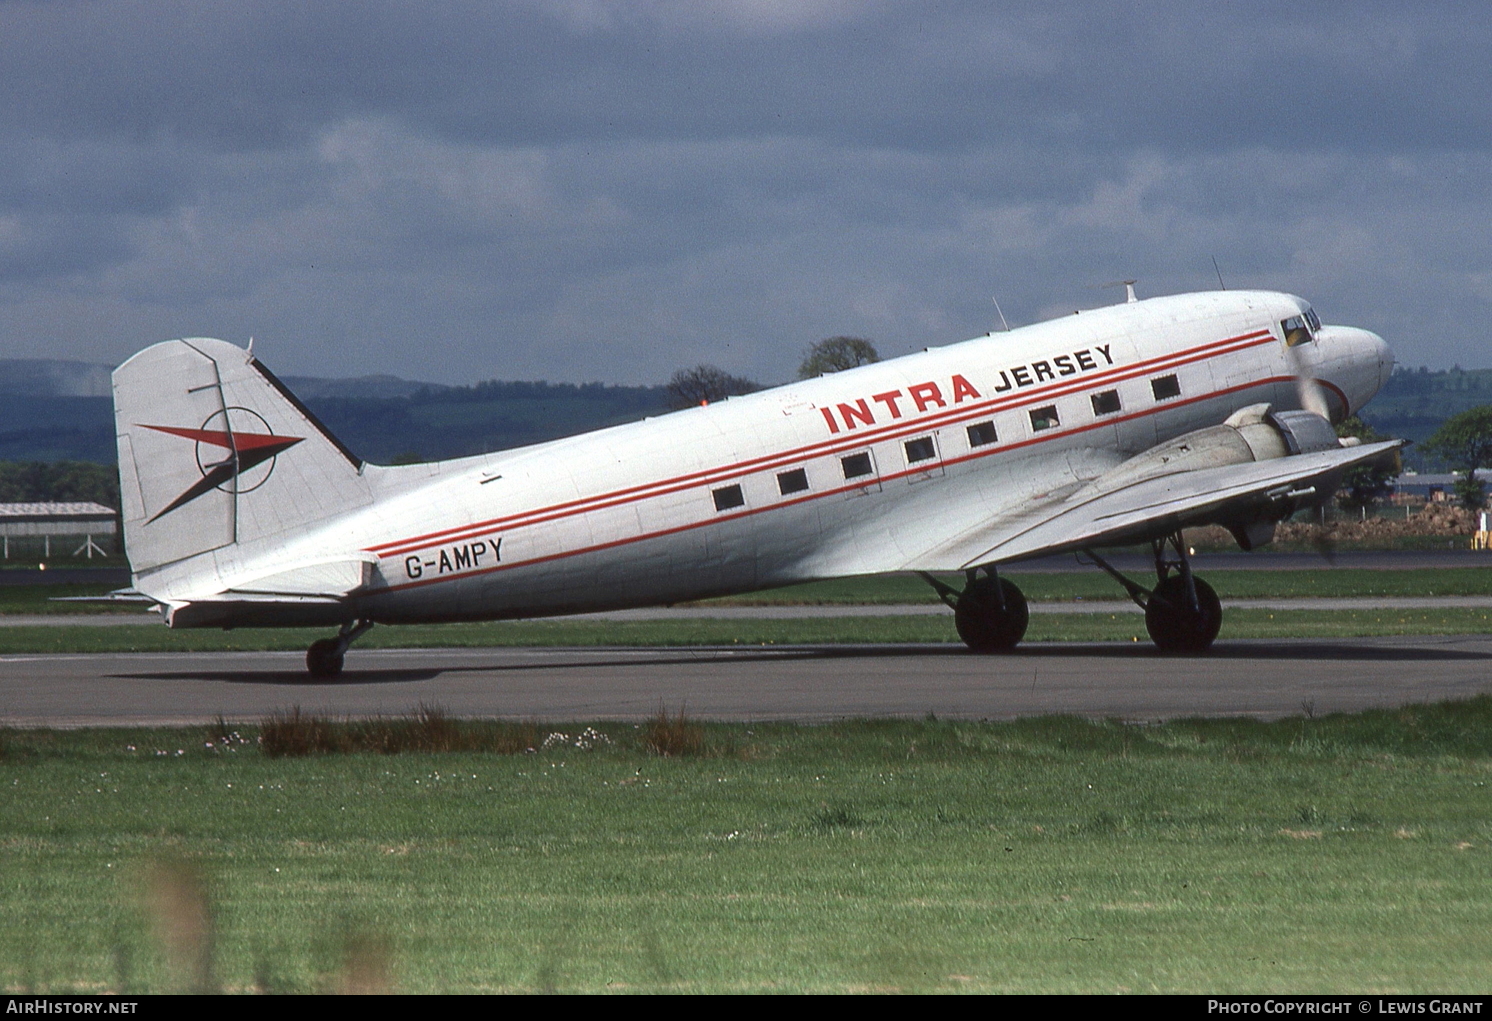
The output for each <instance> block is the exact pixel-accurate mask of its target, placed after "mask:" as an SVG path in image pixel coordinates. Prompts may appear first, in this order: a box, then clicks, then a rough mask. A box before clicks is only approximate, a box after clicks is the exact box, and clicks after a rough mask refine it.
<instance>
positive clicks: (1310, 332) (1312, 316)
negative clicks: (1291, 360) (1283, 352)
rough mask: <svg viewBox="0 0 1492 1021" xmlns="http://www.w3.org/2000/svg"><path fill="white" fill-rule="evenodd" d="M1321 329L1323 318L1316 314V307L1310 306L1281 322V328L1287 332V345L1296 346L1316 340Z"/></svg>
mask: <svg viewBox="0 0 1492 1021" xmlns="http://www.w3.org/2000/svg"><path fill="white" fill-rule="evenodd" d="M1320 329H1321V318H1320V316H1318V315H1316V311H1315V309H1310V308H1308V309H1306V310H1305V311H1304V312H1302V313H1301V314H1300V315H1298V316H1291V317H1290V318H1289V319H1285V320H1283V321H1281V323H1280V330H1281V331H1282V332H1283V333H1284V334H1285V346H1286V347H1295V346H1296V345H1298V344H1306V343H1309V342H1310V341H1313V340H1315V339H1316V334H1317V333H1318V332H1319V331H1320Z"/></svg>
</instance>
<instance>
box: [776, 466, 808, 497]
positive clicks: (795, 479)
mask: <svg viewBox="0 0 1492 1021" xmlns="http://www.w3.org/2000/svg"><path fill="white" fill-rule="evenodd" d="M807 488H808V472H806V471H804V470H803V469H802V468H794V469H793V470H792V471H790V472H783V473H782V474H781V475H778V476H777V489H778V491H779V492H780V493H782V495H783V496H791V495H792V494H794V493H801V492H803V490H805V489H807Z"/></svg>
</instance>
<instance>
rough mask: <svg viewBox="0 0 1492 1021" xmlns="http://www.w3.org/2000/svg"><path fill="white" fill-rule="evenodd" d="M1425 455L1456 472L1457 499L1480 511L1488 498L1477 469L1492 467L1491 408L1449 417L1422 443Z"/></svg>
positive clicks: (1488, 405) (1476, 409)
mask: <svg viewBox="0 0 1492 1021" xmlns="http://www.w3.org/2000/svg"><path fill="white" fill-rule="evenodd" d="M1423 449H1424V451H1425V452H1426V453H1427V454H1431V455H1433V456H1435V457H1439V458H1440V459H1442V460H1443V461H1445V462H1446V463H1447V464H1449V465H1450V466H1451V468H1452V469H1454V470H1455V471H1458V472H1461V473H1462V476H1461V478H1459V479H1457V480H1456V499H1457V500H1458V501H1459V502H1460V504H1461V506H1463V507H1465V508H1467V509H1468V510H1474V511H1475V510H1481V509H1482V506H1483V505H1484V504H1485V502H1486V499H1487V496H1486V490H1485V487H1484V486H1483V485H1482V482H1481V480H1480V479H1478V478H1477V477H1476V472H1477V469H1479V468H1488V467H1492V404H1484V405H1482V406H1481V407H1479V408H1472V409H1471V410H1470V411H1463V412H1461V413H1460V414H1459V415H1452V416H1451V417H1450V418H1449V419H1447V420H1446V421H1445V424H1443V425H1442V426H1441V427H1440V428H1439V429H1436V430H1435V432H1434V434H1433V435H1432V436H1431V437H1430V438H1429V439H1428V440H1426V441H1425V442H1424V448H1423Z"/></svg>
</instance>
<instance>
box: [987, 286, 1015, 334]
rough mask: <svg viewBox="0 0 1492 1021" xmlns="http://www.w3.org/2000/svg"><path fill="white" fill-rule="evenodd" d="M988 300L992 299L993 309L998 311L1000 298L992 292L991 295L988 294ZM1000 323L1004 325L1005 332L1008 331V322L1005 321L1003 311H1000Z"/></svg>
mask: <svg viewBox="0 0 1492 1021" xmlns="http://www.w3.org/2000/svg"><path fill="white" fill-rule="evenodd" d="M989 300H990V301H993V302H994V303H995V311H996V312H1000V299H999V298H996V297H995V296H994V295H993V294H992V295H990V299H989ZM1000 325H1001V326H1002V327H1004V329H1005V332H1006V333H1009V332H1010V324H1009V323H1007V322H1006V321H1005V313H1004V312H1000Z"/></svg>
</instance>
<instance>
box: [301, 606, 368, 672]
mask: <svg viewBox="0 0 1492 1021" xmlns="http://www.w3.org/2000/svg"><path fill="white" fill-rule="evenodd" d="M372 626H373V622H372V621H371V620H357V621H348V622H347V623H346V624H343V625H342V630H340V631H338V632H337V637H335V638H322V639H319V640H317V641H314V642H312V643H311V647H310V648H309V649H307V650H306V670H307V671H308V672H309V673H310V675H311V676H312V677H315V678H317V679H322V678H328V677H335V676H337V675H338V674H340V673H341V672H342V657H343V656H344V655H346V654H347V647H348V646H349V645H351V644H352V643H353V641H354V640H355V639H356V638H357V637H358V636H359V635H361V634H362V633H363V632H364V631H366V630H368V629H369V628H370V627H372Z"/></svg>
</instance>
